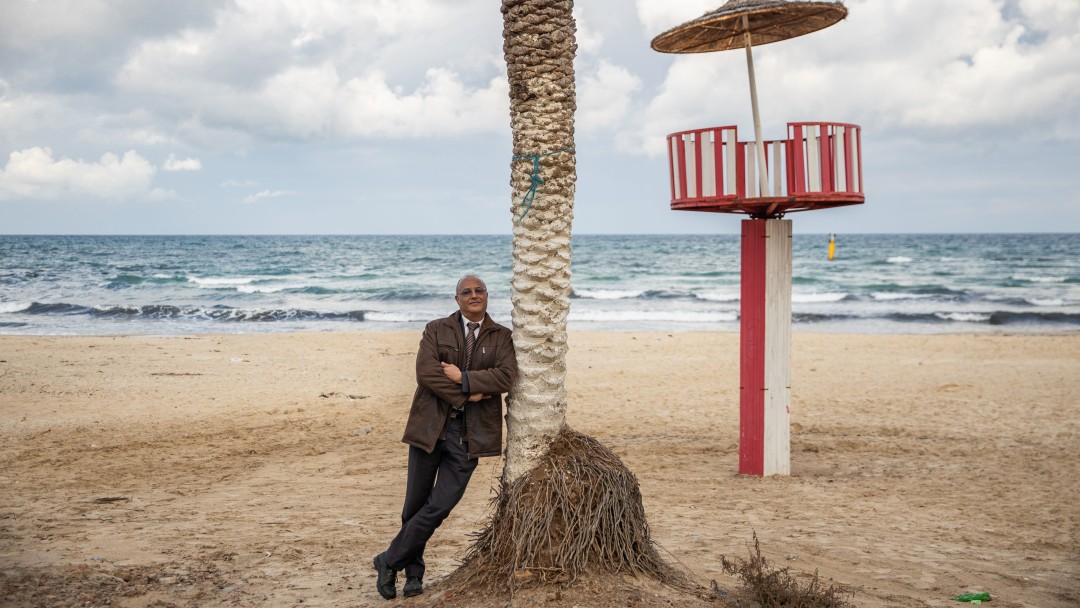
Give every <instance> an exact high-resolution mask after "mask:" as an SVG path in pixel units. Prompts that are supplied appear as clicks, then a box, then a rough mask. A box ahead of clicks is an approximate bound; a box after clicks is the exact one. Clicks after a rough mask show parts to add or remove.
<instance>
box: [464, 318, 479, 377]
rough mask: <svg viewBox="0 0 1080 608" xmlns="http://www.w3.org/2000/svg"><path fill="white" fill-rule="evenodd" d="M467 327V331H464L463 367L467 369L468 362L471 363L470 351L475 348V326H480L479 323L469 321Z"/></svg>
mask: <svg viewBox="0 0 1080 608" xmlns="http://www.w3.org/2000/svg"><path fill="white" fill-rule="evenodd" d="M467 327H468V328H469V331H467V332H465V369H469V364H470V363H472V351H473V349H474V348H476V328H477V327H480V324H479V323H473V322H472V321H470V322H469V323H467Z"/></svg>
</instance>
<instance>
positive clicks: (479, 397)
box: [469, 393, 491, 403]
mask: <svg viewBox="0 0 1080 608" xmlns="http://www.w3.org/2000/svg"><path fill="white" fill-rule="evenodd" d="M482 399H491V395H485V394H484V393H473V394H471V395H469V401H472V402H473V403H475V402H477V401H480V400H482Z"/></svg>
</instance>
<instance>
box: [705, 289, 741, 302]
mask: <svg viewBox="0 0 1080 608" xmlns="http://www.w3.org/2000/svg"><path fill="white" fill-rule="evenodd" d="M694 297H695V298H697V299H699V300H705V301H706V302H738V301H739V300H740V299H741V298H742V296H741V295H740V294H738V293H728V292H722V291H703V292H701V293H696V294H694Z"/></svg>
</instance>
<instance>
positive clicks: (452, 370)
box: [442, 362, 472, 401]
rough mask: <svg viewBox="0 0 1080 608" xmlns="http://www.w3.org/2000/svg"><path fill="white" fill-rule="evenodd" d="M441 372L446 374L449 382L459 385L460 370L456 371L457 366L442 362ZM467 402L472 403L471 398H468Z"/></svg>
mask: <svg viewBox="0 0 1080 608" xmlns="http://www.w3.org/2000/svg"><path fill="white" fill-rule="evenodd" d="M442 372H443V373H444V374H446V377H447V378H449V379H450V381H451V382H454V383H457V384H461V370H460V369H458V366H456V365H454V364H453V363H446V362H443V364H442ZM469 400H470V401H472V398H471V397H470V398H469Z"/></svg>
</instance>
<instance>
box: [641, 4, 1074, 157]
mask: <svg viewBox="0 0 1080 608" xmlns="http://www.w3.org/2000/svg"><path fill="white" fill-rule="evenodd" d="M846 5H847V6H848V9H849V14H848V18H847V19H846V20H845V21H843V22H841V23H839V24H837V25H835V26H833V27H832V28H829V29H826V30H823V31H821V32H817V33H813V34H810V35H808V36H804V37H800V38H796V39H793V40H788V41H784V42H780V43H776V44H770V45H765V46H760V47H755V48H754V60H755V68H756V72H757V81H758V91H759V96H760V102H761V110H762V119H763V122H764V123H765V125H764V126H765V130H766V137H769V136H770V135H772V134H776V132H777V131H780V132H781V133H782V130H783V124H784V123H785V122H788V121H800V120H835V121H843V122H855V123H859V124H861V125H862V126H863V128H864V133H865V134H867V135H868V136H871V137H874V138H887V137H908V138H916V139H923V140H927V141H935V140H936V141H949V140H952V141H955V140H957V139H966V140H972V141H976V140H982V141H983V142H999V143H1000V142H1007V141H1009V140H1010V139H1016V138H1025V139H1029V140H1035V141H1040V140H1041V141H1046V140H1055V139H1056V140H1061V139H1063V138H1071V139H1073V140H1075V139H1077V138H1080V132H1078V125H1080V3H1077V2H1074V1H1054V0H1021V1H1020V2H1019V3H1018V4H1015V5H1013V3H1008V4H1007V3H1005V2H1003V1H1001V0H998V1H994V2H991V1H987V0H954V1H951V2H948V3H943V2H931V1H930V0H910V1H907V2H878V1H871V0H849V1H848V2H847V3H846ZM1010 6H1015V8H1014V9H1012V10H1008V9H1009V7H1010ZM638 7H639V13H640V15H639V17H640V18H641V19H642V22H643V23H647V24H651V27H654V28H657V33H659V30H660V28H662V27H664V26H665V25H666V27H670V26H671V25H674V24H671V25H667V20H669V18H670V15H669V13H670V11H669V10H667V9H664V8H662V7H661V6H660V5H659V3H658V2H652V1H650V0H640V1H639V2H638ZM670 57H671V64H670V67H669V68H668V73H667V77H666V80H665V81H664V83H663V86H662V87H661V89H660V92H659V93H658V94H656V95H655V96H654V97H653V99H652V100H651V101H650V102H649V105H648V109H647V110H646V111H645V113H644V116H643V117H642V118H641V119H640V120H639V121H638V122H639V123H640V125H641V127H640V128H639V129H637V130H636V131H637V132H636V134H635V135H634V136H633V138H632V139H633V140H634V141H635V142H636V143H635V144H634V147H635V148H636V149H639V150H648V151H649V152H650V153H653V154H662V153H663V149H664V147H663V136H664V135H666V134H667V133H670V132H673V131H678V130H683V129H688V128H695V127H706V126H712V125H720V124H733V123H735V124H738V125H739V126H740V127H742V129H745V130H746V131H747V132H748V131H749V130H750V126H751V125H750V120H749V114H750V112H749V93H748V91H747V89H748V82H747V75H746V64H745V58H744V57H745V56H744V54H743V53H740V52H726V53H708V54H702V55H693V56H685V55H671V56H670Z"/></svg>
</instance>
